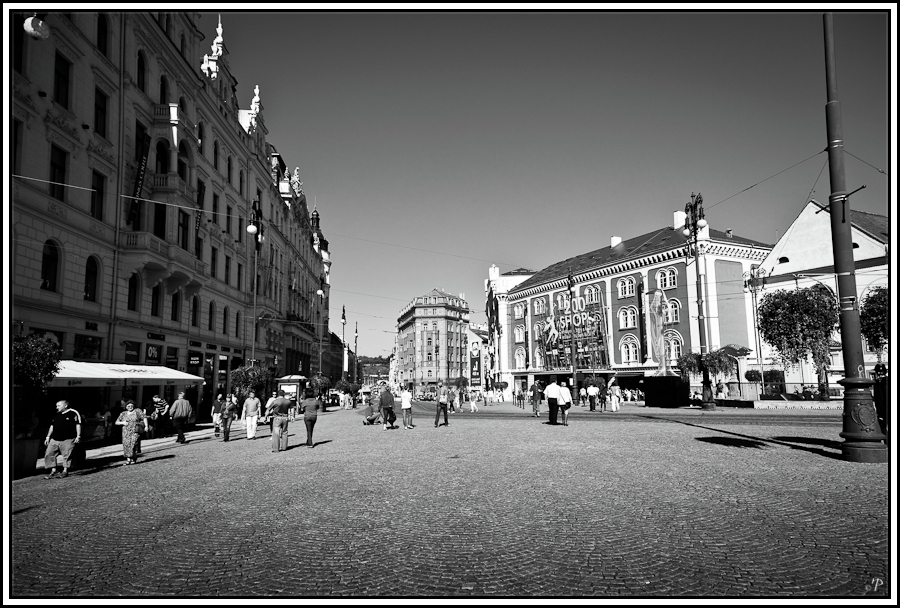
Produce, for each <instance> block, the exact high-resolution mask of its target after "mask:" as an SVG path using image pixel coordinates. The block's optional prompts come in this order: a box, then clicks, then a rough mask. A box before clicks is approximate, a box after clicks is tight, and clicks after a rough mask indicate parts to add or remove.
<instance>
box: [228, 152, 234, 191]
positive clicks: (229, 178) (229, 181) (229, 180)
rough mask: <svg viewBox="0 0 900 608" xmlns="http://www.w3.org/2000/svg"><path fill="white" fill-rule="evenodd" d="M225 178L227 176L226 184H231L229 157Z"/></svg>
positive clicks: (229, 158)
mask: <svg viewBox="0 0 900 608" xmlns="http://www.w3.org/2000/svg"><path fill="white" fill-rule="evenodd" d="M227 176H228V183H229V184H231V157H230V156H229V157H228V167H227ZM232 185H233V184H232Z"/></svg>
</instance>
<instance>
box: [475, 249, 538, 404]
mask: <svg viewBox="0 0 900 608" xmlns="http://www.w3.org/2000/svg"><path fill="white" fill-rule="evenodd" d="M534 274H535V272H534V271H533V270H528V269H526V268H518V269H516V270H510V271H509V272H504V273H501V272H500V269H499V268H497V266H496V265H492V266H491V267H490V268H488V278H487V279H485V281H484V293H485V310H487V311H489V314H488V324H487V326H493V330H494V331H489V332H488V333H487V340H486V344H485V345H484V349H483V352H484V355H485V359H486V364H485V366H484V368H483V369H484V374H485V378H486V381H485V388H494V387H495V386H496V385H498V384H500V383H501V382H506V384H507V388H506V390H505V391H504V395H505V396H506V398H509V397H511V393H512V391H513V390H514V388H515V387H514V381H515V378H514V377H513V373H512V370H513V369H514V368H515V362H514V361H513V358H514V357H515V356H519V357H521V356H522V352H520V350H521V349H516V348H514V345H515V344H516V343H517V342H516V336H519V337H521V336H522V334H521V332H522V328H523V327H524V326H522V325H521V324H517V325H516V326H515V327H514V328H513V331H512V332H510V331H503V329H502V324H501V322H500V320H501V319H507V318H509V317H510V309H509V292H510V290H512V289H514V288H515V287H516V286H518V285H519V284H521V283H522V282H523V281H526V280H527V279H529V278H531V277H532V276H534ZM498 328H500V331H497V329H498ZM520 363H522V364H523V365H524V362H523V361H522V362H520Z"/></svg>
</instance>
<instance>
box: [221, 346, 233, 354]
mask: <svg viewBox="0 0 900 608" xmlns="http://www.w3.org/2000/svg"><path fill="white" fill-rule="evenodd" d="M219 350H221V351H222V352H223V353H229V352H231V347H229V346H223V347H222V348H220V349H219Z"/></svg>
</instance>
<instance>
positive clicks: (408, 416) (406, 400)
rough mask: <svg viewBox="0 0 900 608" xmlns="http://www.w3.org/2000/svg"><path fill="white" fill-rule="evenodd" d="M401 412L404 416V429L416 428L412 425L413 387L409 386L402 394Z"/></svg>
mask: <svg viewBox="0 0 900 608" xmlns="http://www.w3.org/2000/svg"><path fill="white" fill-rule="evenodd" d="M400 412H401V413H402V414H403V428H404V429H414V428H416V427H415V425H414V424H413V423H412V422H413V421H412V385H410V386H407V387H406V388H404V389H403V391H402V392H401V393H400Z"/></svg>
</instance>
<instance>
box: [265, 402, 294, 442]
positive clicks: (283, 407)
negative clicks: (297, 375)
mask: <svg viewBox="0 0 900 608" xmlns="http://www.w3.org/2000/svg"><path fill="white" fill-rule="evenodd" d="M290 407H291V402H290V401H288V400H287V399H285V398H284V391H277V392H276V393H275V400H274V401H272V405H270V406H269V409H267V410H266V416H271V417H272V451H273V452H281V451H284V450H286V449H287V446H288V409H289V408H290Z"/></svg>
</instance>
